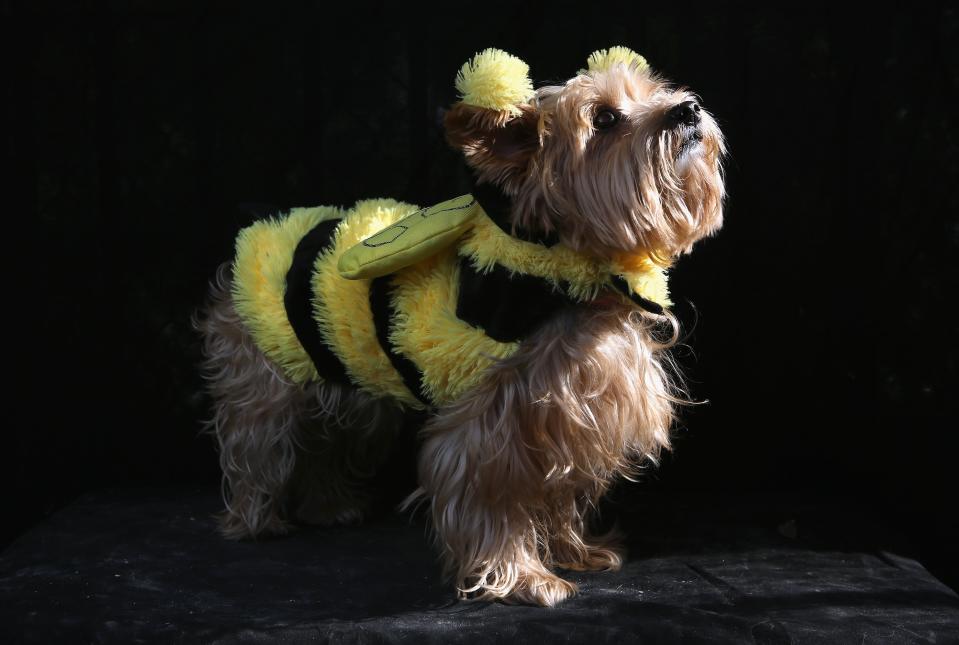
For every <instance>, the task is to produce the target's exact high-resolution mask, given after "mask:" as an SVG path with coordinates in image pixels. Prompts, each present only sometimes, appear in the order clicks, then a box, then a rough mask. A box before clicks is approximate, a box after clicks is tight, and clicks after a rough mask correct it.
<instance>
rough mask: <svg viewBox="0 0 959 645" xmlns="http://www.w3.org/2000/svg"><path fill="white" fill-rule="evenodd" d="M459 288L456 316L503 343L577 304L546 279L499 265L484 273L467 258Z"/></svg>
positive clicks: (462, 260) (514, 339) (525, 334)
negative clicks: (512, 270)
mask: <svg viewBox="0 0 959 645" xmlns="http://www.w3.org/2000/svg"><path fill="white" fill-rule="evenodd" d="M459 288H460V291H459V296H458V299H457V301H456V317H457V318H459V319H460V320H462V321H464V322H467V323H469V324H470V325H473V326H474V327H480V328H481V329H483V331H485V332H486V335H487V336H489V337H490V338H492V339H494V340H497V341H499V342H501V343H510V342H513V341H517V340H522V339H524V338H526V337H527V336H529V335H530V334H531V333H533V332H534V331H536V329H537V328H538V327H539V326H540V325H542V324H543V323H544V322H546V320H547V319H548V318H550V317H552V316H553V315H554V314H555V313H556V312H558V311H559V310H560V309H562V308H564V307H568V306H571V305H573V304H575V302H576V301H575V300H573V299H572V298H570V297H569V295H567V294H566V293H565V292H563V291H561V290H559V289H557V288H554V286H553V283H552V282H550V281H548V280H546V279H545V278H540V277H537V276H533V275H529V274H524V273H511V272H510V271H509V269H507V268H505V267H503V266H501V265H499V264H497V265H494V266H493V268H492V269H491V270H490V271H489V272H486V273H481V272H479V271H477V270H476V268H475V267H473V263H472V262H471V261H470V260H469V259H468V258H460V281H459Z"/></svg>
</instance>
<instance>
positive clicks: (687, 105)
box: [667, 101, 700, 125]
mask: <svg viewBox="0 0 959 645" xmlns="http://www.w3.org/2000/svg"><path fill="white" fill-rule="evenodd" d="M667 114H668V116H669V120H670V121H672V122H673V123H677V124H678V123H682V124H683V125H699V121H700V116H699V103H697V102H696V101H683V102H682V103H680V104H679V105H676V106H673V107H672V108H670V110H669V112H668V113H667Z"/></svg>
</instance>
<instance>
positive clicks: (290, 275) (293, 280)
mask: <svg viewBox="0 0 959 645" xmlns="http://www.w3.org/2000/svg"><path fill="white" fill-rule="evenodd" d="M339 223H340V220H326V221H325V222H320V223H319V224H317V225H316V226H314V227H313V228H312V229H311V230H310V232H309V233H307V234H306V235H304V236H303V239H301V240H300V243H299V244H297V245H296V251H294V252H293V262H292V264H290V270H289V271H287V273H286V291H285V292H284V293H283V304H284V305H285V306H286V317H287V319H288V320H289V321H290V326H291V327H293V331H294V332H295V333H296V338H297V340H299V341H300V344H301V345H302V346H303V349H305V350H306V353H307V354H309V356H310V359H311V360H312V361H313V365H315V366H316V371H317V372H319V374H320V377H321V378H322V379H323V380H325V381H333V382H336V383H344V384H346V383H349V382H350V379H349V377H348V376H347V374H346V368H345V367H343V363H341V362H340V359H339V358H337V356H336V354H334V353H333V350H331V349H330V348H329V346H327V345H326V343H324V342H323V338H322V336H320V329H319V327H318V326H317V324H316V320H315V319H314V318H313V300H314V298H315V296H316V294H315V293H314V292H313V265H314V264H315V263H316V257H317V256H318V255H319V254H320V253H322V252H323V251H325V250H326V249H328V248H329V247H330V245H331V244H332V243H333V234H334V233H336V227H337V225H338V224H339Z"/></svg>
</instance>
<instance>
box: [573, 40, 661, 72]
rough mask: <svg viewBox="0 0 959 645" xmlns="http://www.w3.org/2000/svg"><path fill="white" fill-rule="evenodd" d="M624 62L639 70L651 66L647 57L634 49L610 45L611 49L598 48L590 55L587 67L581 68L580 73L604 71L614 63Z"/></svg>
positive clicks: (627, 65)
mask: <svg viewBox="0 0 959 645" xmlns="http://www.w3.org/2000/svg"><path fill="white" fill-rule="evenodd" d="M620 63H621V64H623V65H625V66H626V67H631V68H634V69H636V70H637V71H639V70H644V69H647V68H648V67H649V63H647V62H646V59H645V58H644V57H642V56H640V55H639V54H637V53H636V52H634V51H633V50H632V49H630V48H628V47H619V46H617V47H610V48H609V49H597V50H596V51H594V52H593V53H592V54H590V55H589V58H588V59H587V61H586V66H587V68H586V69H581V70H579V73H580V74H587V73H589V72H604V71H606V70H608V69H610V68H611V67H612V66H613V65H616V64H620Z"/></svg>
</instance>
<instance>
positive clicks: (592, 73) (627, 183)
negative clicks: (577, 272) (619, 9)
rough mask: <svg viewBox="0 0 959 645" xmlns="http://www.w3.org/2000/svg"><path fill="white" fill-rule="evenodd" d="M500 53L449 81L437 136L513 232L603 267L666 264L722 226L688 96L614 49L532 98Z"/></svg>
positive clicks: (706, 137)
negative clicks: (501, 207) (508, 218)
mask: <svg viewBox="0 0 959 645" xmlns="http://www.w3.org/2000/svg"><path fill="white" fill-rule="evenodd" d="M527 74H528V67H527V66H526V64H525V63H523V62H522V61H520V60H519V59H517V58H515V57H513V56H510V55H509V54H507V53H505V52H502V51H499V50H486V51H484V52H482V53H480V54H477V56H476V57H474V58H473V60H471V61H470V62H468V63H467V64H466V65H464V66H463V68H462V69H461V70H460V73H459V75H458V76H457V89H458V90H459V92H460V94H461V97H462V100H461V101H460V102H458V103H456V104H455V105H454V106H453V107H452V108H451V109H450V111H449V112H448V113H447V116H446V122H445V126H446V135H447V139H448V141H449V142H450V144H451V145H453V146H454V147H456V148H458V149H460V150H462V151H463V153H464V155H465V156H466V160H467V163H468V164H469V165H470V166H471V167H472V168H473V169H474V170H475V172H476V174H477V178H478V180H479V181H481V182H489V183H493V184H496V185H498V186H499V187H500V188H501V189H503V191H504V192H506V193H507V194H509V195H511V196H512V198H513V203H514V211H513V217H514V221H513V223H514V224H515V225H517V226H520V227H523V228H526V229H528V230H533V231H541V232H545V233H552V232H555V233H556V234H557V235H558V236H559V239H560V240H561V241H562V242H563V243H565V244H566V245H567V246H569V247H571V248H573V249H575V250H578V251H581V252H584V253H587V254H590V255H593V256H596V257H601V258H613V257H617V256H622V255H636V254H645V255H649V256H652V257H655V258H661V259H664V260H666V259H668V258H670V257H673V256H675V255H677V254H680V253H684V252H688V251H689V250H690V249H691V248H692V245H693V244H694V243H695V242H696V241H697V240H699V239H701V238H702V237H704V236H706V235H709V234H711V233H713V232H715V231H716V230H718V229H719V227H720V226H721V225H722V218H723V215H722V206H723V198H724V194H725V191H724V187H723V179H722V169H721V162H722V157H723V155H724V153H725V146H724V143H723V136H722V133H721V132H720V130H719V127H718V126H717V124H716V121H715V120H714V119H713V117H712V116H711V115H710V114H709V113H708V112H707V111H706V110H705V109H704V108H703V107H702V106H701V105H700V101H699V99H698V98H697V97H696V95H695V94H693V93H692V92H690V91H689V90H688V89H686V88H682V87H675V86H672V85H670V84H669V83H667V82H666V81H665V80H663V79H662V78H661V77H659V76H658V75H656V74H655V73H654V72H653V71H652V70H651V69H650V68H649V65H647V63H646V60H645V59H644V58H643V57H642V56H640V55H638V54H636V53H635V52H633V51H631V50H628V49H626V48H623V47H614V48H612V49H609V50H600V51H598V52H595V53H594V54H593V55H592V56H590V57H589V61H588V66H587V68H586V69H583V70H580V71H579V73H578V74H577V75H576V76H574V77H573V78H571V79H570V80H568V81H567V82H566V83H565V84H563V85H550V86H545V87H541V88H539V89H537V90H533V87H532V83H531V82H530V80H529V77H528V75H527Z"/></svg>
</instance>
